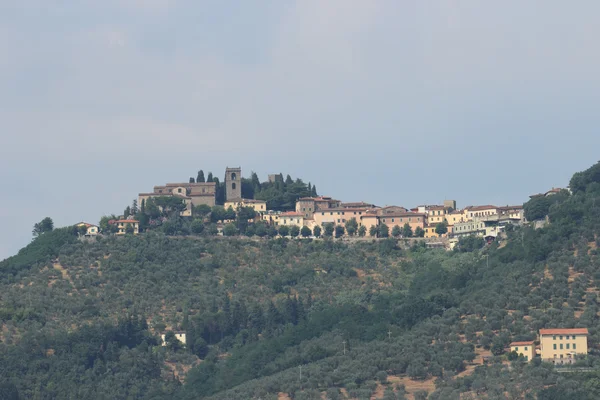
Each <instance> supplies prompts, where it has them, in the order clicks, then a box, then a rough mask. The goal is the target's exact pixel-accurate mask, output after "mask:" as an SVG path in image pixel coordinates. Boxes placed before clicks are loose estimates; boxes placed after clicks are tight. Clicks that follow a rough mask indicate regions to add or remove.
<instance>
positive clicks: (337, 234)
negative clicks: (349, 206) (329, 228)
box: [335, 225, 346, 238]
mask: <svg viewBox="0 0 600 400" xmlns="http://www.w3.org/2000/svg"><path fill="white" fill-rule="evenodd" d="M345 232H346V230H345V229H344V225H336V226H335V237H336V238H340V237H342V236H344V233H345Z"/></svg>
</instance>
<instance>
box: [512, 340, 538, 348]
mask: <svg viewBox="0 0 600 400" xmlns="http://www.w3.org/2000/svg"><path fill="white" fill-rule="evenodd" d="M530 345H533V340H531V341H529V342H512V343H511V344H510V345H509V346H511V347H512V346H530Z"/></svg>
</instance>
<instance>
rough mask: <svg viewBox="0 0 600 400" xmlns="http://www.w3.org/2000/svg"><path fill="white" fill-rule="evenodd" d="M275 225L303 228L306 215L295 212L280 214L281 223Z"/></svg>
mask: <svg viewBox="0 0 600 400" xmlns="http://www.w3.org/2000/svg"><path fill="white" fill-rule="evenodd" d="M275 225H279V226H281V225H288V226H293V225H295V226H297V227H299V228H302V227H303V226H304V215H303V214H302V213H299V212H295V211H287V212H283V213H281V214H279V221H277V223H276V224H275Z"/></svg>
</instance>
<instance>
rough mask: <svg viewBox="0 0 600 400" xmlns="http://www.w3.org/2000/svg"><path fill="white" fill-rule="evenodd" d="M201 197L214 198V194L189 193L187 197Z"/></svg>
mask: <svg viewBox="0 0 600 400" xmlns="http://www.w3.org/2000/svg"><path fill="white" fill-rule="evenodd" d="M202 196H211V197H214V196H215V193H190V194H189V195H188V197H202Z"/></svg>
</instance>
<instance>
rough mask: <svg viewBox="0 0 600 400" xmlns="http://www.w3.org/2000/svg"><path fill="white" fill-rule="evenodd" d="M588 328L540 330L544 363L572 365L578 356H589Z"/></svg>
mask: <svg viewBox="0 0 600 400" xmlns="http://www.w3.org/2000/svg"><path fill="white" fill-rule="evenodd" d="M587 338H588V330H587V328H574V329H540V351H541V357H542V361H546V362H551V363H554V364H571V363H573V362H574V361H575V356H576V355H578V354H587V352H588V348H587Z"/></svg>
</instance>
